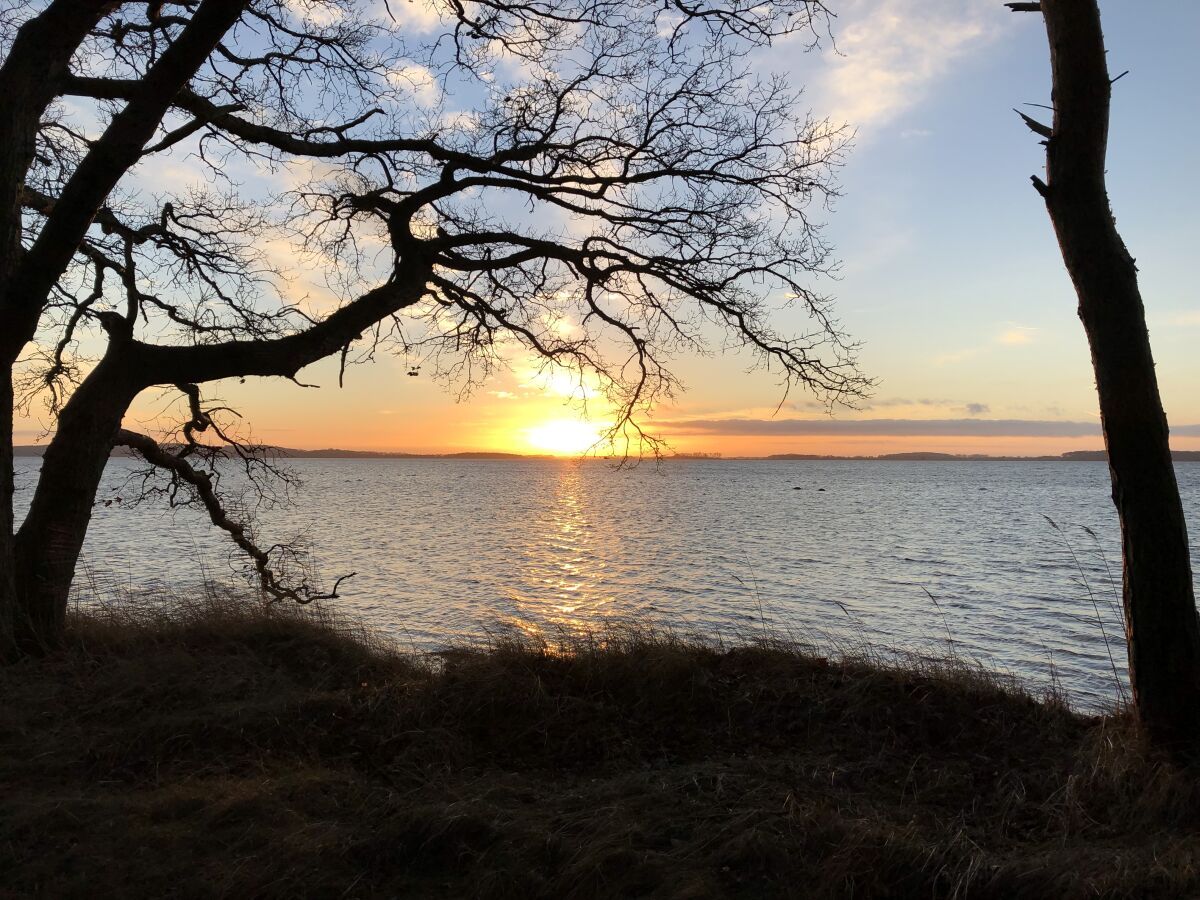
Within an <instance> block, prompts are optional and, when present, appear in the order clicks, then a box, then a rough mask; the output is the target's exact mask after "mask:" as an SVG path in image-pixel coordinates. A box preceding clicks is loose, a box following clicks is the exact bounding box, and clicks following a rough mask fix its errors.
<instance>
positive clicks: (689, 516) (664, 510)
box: [18, 460, 1200, 706]
mask: <svg viewBox="0 0 1200 900" xmlns="http://www.w3.org/2000/svg"><path fill="white" fill-rule="evenodd" d="M23 462H24V463H25V468H24V472H23V476H19V477H18V482H19V483H20V482H22V481H24V482H25V483H26V484H28V483H29V482H30V481H31V478H30V476H31V475H32V472H33V470H35V469H36V465H37V461H36V460H25V461H23ZM290 466H291V468H292V470H293V471H294V472H295V473H296V474H297V475H298V476H299V477H300V479H301V480H302V482H303V486H302V487H301V489H300V490H299V491H297V492H296V494H295V497H294V501H293V504H292V505H291V506H289V507H287V508H283V507H276V508H272V509H263V510H261V511H260V513H259V517H260V522H261V539H262V540H263V541H264V542H267V543H270V542H273V541H276V540H286V539H293V538H296V537H303V538H306V539H307V540H308V542H309V544H310V545H311V546H312V548H313V549H314V551H315V554H316V557H317V559H318V560H319V561H320V563H321V571H322V572H323V573H324V575H325V578H326V581H329V580H330V579H331V578H332V577H334V576H336V575H338V574H343V573H345V572H350V571H355V572H357V573H358V575H357V577H356V578H354V579H352V580H351V581H349V582H347V583H346V584H345V585H344V586H343V594H344V597H345V599H344V600H343V601H341V602H342V603H343V604H344V606H345V607H346V608H348V609H349V610H351V611H352V612H353V613H355V614H356V615H358V616H360V617H361V618H363V619H365V620H367V621H368V622H370V623H371V624H373V625H375V626H377V627H379V628H382V629H385V630H387V631H390V632H392V633H394V634H396V635H397V636H398V637H400V638H401V639H402V640H404V641H406V642H411V643H412V644H413V645H415V646H417V647H420V648H430V647H436V646H439V645H444V644H445V643H447V642H449V641H451V640H453V639H455V638H457V637H461V636H464V635H470V634H477V633H478V632H479V630H480V628H481V627H482V626H486V625H488V624H492V625H494V624H495V623H496V622H498V621H503V622H506V623H511V624H516V625H518V626H519V627H524V628H528V629H538V628H543V629H544V628H547V627H553V626H557V625H566V626H576V625H580V624H587V623H596V622H599V621H601V620H603V619H606V618H607V619H612V618H621V619H628V618H633V619H636V620H639V621H646V622H657V623H666V624H671V625H674V626H678V627H680V628H681V629H685V630H686V629H698V630H700V631H703V632H707V633H710V634H711V633H716V634H723V635H735V634H745V633H751V632H755V631H757V630H758V629H761V628H763V627H765V628H766V629H768V630H771V631H775V632H783V633H787V634H791V635H793V636H795V637H799V638H803V639H813V640H817V641H819V642H835V643H845V642H849V643H851V644H854V643H858V642H861V641H864V640H865V641H869V642H871V643H872V644H874V645H878V646H884V647H901V648H907V649H914V650H918V651H928V650H934V651H939V652H944V651H945V649H946V645H947V642H948V640H952V641H953V644H954V649H955V650H956V651H957V652H959V653H960V654H963V655H966V656H971V657H977V658H979V659H981V660H984V661H987V662H988V663H990V664H993V665H998V666H1000V667H1002V668H1005V669H1007V670H1009V671H1012V672H1014V673H1016V674H1018V675H1019V676H1021V677H1022V678H1024V679H1026V680H1028V681H1030V682H1032V683H1034V684H1038V683H1042V682H1044V681H1045V679H1046V678H1047V676H1048V673H1049V671H1050V664H1051V661H1053V664H1054V666H1055V667H1057V670H1058V672H1059V675H1060V677H1061V680H1062V682H1063V684H1064V686H1065V687H1066V688H1067V689H1068V691H1069V692H1070V694H1071V696H1072V698H1073V700H1074V702H1076V703H1078V704H1080V705H1084V706H1091V705H1095V704H1096V703H1099V702H1102V701H1104V700H1105V699H1107V698H1109V697H1111V696H1112V695H1113V694H1114V691H1115V687H1114V683H1115V679H1114V675H1113V671H1112V665H1111V663H1110V661H1109V653H1108V651H1107V650H1106V648H1105V639H1104V638H1105V634H1107V637H1108V640H1109V642H1110V643H1111V645H1112V651H1113V655H1114V656H1115V658H1116V662H1117V665H1118V668H1120V669H1121V670H1122V676H1123V674H1124V672H1123V657H1124V646H1123V637H1122V629H1121V625H1120V617H1119V614H1118V611H1117V608H1116V607H1117V606H1119V600H1118V598H1117V596H1116V594H1117V592H1118V590H1119V587H1114V586H1113V585H1112V584H1111V582H1110V569H1111V577H1112V578H1115V579H1119V578H1120V550H1119V542H1118V536H1117V530H1116V517H1115V513H1114V512H1113V510H1112V505H1111V502H1110V500H1109V496H1108V491H1109V487H1108V473H1107V468H1106V466H1105V465H1104V464H1103V463H1045V464H1043V463H1004V462H961V463H957V462H954V463H920V462H888V463H869V462H850V461H844V462H843V461H834V462H807V461H806V462H737V461H678V462H670V463H667V464H664V465H663V466H662V467H661V468H660V469H658V470H656V469H655V467H654V466H653V465H650V464H646V465H643V466H641V467H639V468H636V469H634V470H632V471H613V470H612V469H610V468H609V467H607V466H606V465H604V464H602V463H596V462H591V463H582V464H581V463H577V462H552V461H444V460H297V461H294V462H292V463H290ZM133 467H134V463H132V462H131V461H128V460H114V461H113V462H112V464H111V465H110V469H109V472H108V485H117V484H120V483H121V481H122V480H123V478H124V476H125V475H127V474H128V472H129V471H130V470H132V468H133ZM1178 473H1179V479H1180V485H1181V489H1182V492H1183V496H1184V503H1185V506H1186V508H1187V514H1188V521H1189V527H1190V530H1191V534H1192V556H1193V565H1194V566H1195V565H1196V564H1197V563H1200V545H1198V542H1197V536H1198V535H1200V464H1186V463H1185V464H1180V465H1179V466H1178ZM24 493H27V491H26V492H24ZM105 496H115V494H113V493H109V494H106V495H105ZM1046 516H1049V517H1051V518H1053V519H1054V520H1055V521H1056V522H1057V523H1058V524H1059V525H1060V526H1061V527H1062V529H1063V531H1064V532H1065V534H1063V533H1060V532H1059V531H1056V530H1055V529H1054V528H1052V527H1051V525H1050V524H1049V523H1048V522H1047V521H1046V519H1045V517H1046ZM1080 526H1086V527H1087V528H1090V529H1092V530H1093V531H1094V532H1095V535H1096V536H1095V537H1092V536H1091V535H1089V534H1088V533H1087V532H1085V531H1084V530H1083V528H1081V527H1080ZM1068 544H1069V545H1070V546H1068ZM85 552H86V565H87V569H88V573H89V575H90V578H91V580H92V582H93V583H94V584H99V585H101V586H102V587H107V586H109V585H111V584H113V583H114V582H115V583H117V584H120V585H131V586H133V587H145V586H153V585H156V584H157V585H167V586H170V587H172V588H177V587H178V586H179V585H182V584H187V583H189V582H192V581H196V580H198V579H199V578H200V577H201V576H202V575H204V574H207V575H208V576H210V577H220V578H226V577H229V576H230V574H231V572H233V571H234V570H235V569H239V568H240V567H241V565H242V561H241V559H239V558H237V557H232V558H231V556H230V554H229V552H228V544H227V542H226V541H223V540H222V539H221V537H220V536H219V534H218V533H216V532H214V531H213V530H212V529H211V528H210V527H208V526H207V525H206V524H205V521H204V519H203V517H202V515H201V514H200V513H199V512H196V511H190V510H185V511H179V512H175V513H171V512H169V511H164V510H161V509H151V508H145V507H143V508H140V509H129V508H127V507H125V506H124V505H123V504H122V505H118V504H115V503H114V504H113V505H112V506H110V507H103V506H101V507H99V508H98V509H97V512H96V517H95V520H94V522H93V525H92V529H91V532H90V534H89V537H88V542H87V546H86V551H85ZM147 560H152V561H153V562H152V564H150V565H148V564H147ZM1081 570H1082V573H1081ZM1089 590H1090V594H1089ZM927 591H928V594H927V593H926V592H927ZM929 595H932V597H933V598H936V601H937V602H936V603H935V602H933V600H931V599H930V596H929ZM1093 600H1094V602H1093ZM1098 614H1099V615H1098ZM1101 623H1103V629H1102V627H1101Z"/></svg>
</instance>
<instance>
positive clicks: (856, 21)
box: [823, 0, 1003, 135]
mask: <svg viewBox="0 0 1200 900" xmlns="http://www.w3.org/2000/svg"><path fill="white" fill-rule="evenodd" d="M839 21H840V22H842V23H845V24H844V26H843V28H842V30H841V32H840V33H838V34H837V35H836V39H837V46H838V50H839V52H840V55H839V56H836V57H830V59H831V60H832V68H831V72H830V74H829V75H828V76H826V79H825V82H824V84H823V88H824V93H825V94H826V95H827V97H828V98H829V101H830V103H829V106H830V107H831V108H832V109H833V111H834V112H833V116H832V117H833V118H834V119H835V120H844V121H847V122H849V123H851V124H853V125H880V124H883V123H886V122H888V121H890V120H892V119H894V118H896V117H897V116H899V115H901V114H902V113H904V112H906V111H907V110H908V109H910V108H911V107H913V106H915V105H916V104H918V103H919V102H920V101H921V99H922V98H923V96H924V94H925V93H926V91H927V89H928V88H929V86H930V84H932V83H933V82H934V81H936V80H937V79H938V78H940V77H942V76H943V75H945V74H946V73H947V72H948V71H949V69H950V67H951V65H952V63H953V62H954V61H955V60H957V59H958V58H960V57H962V56H964V55H965V54H967V53H969V52H972V51H974V50H976V49H977V48H978V47H979V46H980V45H982V44H985V43H987V42H988V41H990V40H991V39H993V38H994V37H995V36H996V34H998V33H999V32H1000V31H1001V29H1002V28H1003V18H1002V17H1001V16H1000V15H999V14H998V13H997V10H996V9H995V8H994V7H993V6H992V4H990V3H981V2H978V0H975V2H969V3H968V2H963V0H925V2H922V3H913V2H911V0H858V2H854V3H851V4H849V5H848V6H847V7H846V8H845V9H844V10H842V11H839ZM909 134H910V135H920V134H921V130H920V129H910V131H909Z"/></svg>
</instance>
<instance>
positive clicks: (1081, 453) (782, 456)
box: [13, 444, 1200, 462]
mask: <svg viewBox="0 0 1200 900" xmlns="http://www.w3.org/2000/svg"><path fill="white" fill-rule="evenodd" d="M269 449H270V450H271V451H273V452H274V453H276V454H277V455H279V456H282V457H285V458H289V459H449V460H455V459H462V460H472V459H474V460H527V459H533V460H556V459H557V460H573V459H577V458H578V457H572V456H552V455H550V454H535V453H501V452H496V451H485V450H469V451H464V452H460V453H404V452H400V451H389V450H341V449H337V448H333V447H329V448H325V449H322V450H299V449H296V448H294V447H270V448H269ZM45 450H46V448H45V447H43V446H39V445H36V444H25V445H20V446H16V447H14V448H13V455H14V456H16V457H18V458H30V457H38V456H41V455H42V454H43V453H44V452H45ZM130 455H132V454H130V453H129V451H127V450H124V449H118V450H115V451H114V452H113V456H130ZM1171 456H1172V458H1173V459H1174V460H1175V462H1200V450H1174V451H1172V453H1171ZM663 458H664V459H666V460H688V461H696V460H707V461H716V462H832V461H837V460H845V461H850V462H1105V461H1107V459H1108V454H1107V453H1105V451H1103V450H1071V451H1068V452H1066V453H1061V454H1059V455H1057V456H989V455H988V454H983V453H970V454H965V453H933V452H910V453H884V454H880V455H878V456H835V455H832V454H815V453H774V454H771V455H768V456H723V455H721V454H720V453H676V454H672V455H670V456H665V457H663ZM597 459H599V461H601V462H603V461H605V460H606V459H608V458H607V457H597Z"/></svg>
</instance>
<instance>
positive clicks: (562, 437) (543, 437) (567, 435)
mask: <svg viewBox="0 0 1200 900" xmlns="http://www.w3.org/2000/svg"><path fill="white" fill-rule="evenodd" d="M603 429H604V425H603V424H602V423H596V422H582V421H580V420H579V419H555V420H554V421H552V422H543V423H542V424H540V425H535V426H534V427H532V428H527V429H525V440H526V442H527V443H528V444H529V446H531V447H535V448H537V449H538V450H541V451H543V452H545V453H557V454H563V455H569V454H574V453H583V452H584V451H585V450H587V449H589V448H590V447H591V446H592V445H593V444H595V443H596V442H597V441H598V440H600V435H601V433H602V432H603Z"/></svg>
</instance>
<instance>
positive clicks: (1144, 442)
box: [1031, 0, 1200, 750]
mask: <svg viewBox="0 0 1200 900" xmlns="http://www.w3.org/2000/svg"><path fill="white" fill-rule="evenodd" d="M1041 12H1042V13H1043V15H1044V17H1045V20H1046V29H1047V33H1048V36H1049V39H1050V53H1051V65H1052V70H1053V78H1054V126H1053V129H1052V130H1051V132H1050V134H1049V135H1048V136H1047V142H1046V182H1045V183H1044V184H1043V183H1041V182H1039V181H1037V179H1035V185H1036V186H1037V187H1038V189H1039V191H1041V193H1042V194H1043V196H1044V197H1045V199H1046V205H1047V207H1048V209H1049V211H1050V218H1051V220H1052V221H1053V223H1054V228H1055V231H1056V233H1057V235H1058V241H1059V245H1060V247H1061V248H1062V255H1063V260H1064V262H1065V263H1066V267H1067V270H1068V271H1069V273H1070V275H1071V279H1072V281H1073V282H1074V284H1075V289H1076V292H1077V294H1078V296H1079V317H1080V319H1081V320H1082V321H1083V326H1084V329H1085V330H1086V331H1087V336H1088V342H1089V344H1090V346H1091V352H1092V365H1093V367H1094V369H1095V373H1096V388H1097V391H1098V393H1099V399H1100V417H1101V422H1102V425H1103V428H1104V441H1105V445H1106V447H1107V448H1108V458H1109V472H1110V474H1111V477H1112V495H1113V501H1114V502H1115V503H1116V506H1117V512H1118V514H1119V516H1120V520H1121V541H1122V553H1123V557H1124V606H1125V628H1126V636H1127V638H1128V644H1129V677H1130V682H1131V684H1132V687H1133V696H1134V702H1135V704H1136V706H1137V712H1138V715H1139V717H1140V719H1141V721H1142V724H1143V726H1144V728H1145V730H1146V732H1147V734H1148V736H1149V737H1150V738H1151V740H1152V741H1153V742H1154V743H1156V744H1158V745H1159V746H1163V747H1167V748H1170V749H1176V750H1178V749H1192V750H1194V749H1195V748H1196V747H1198V746H1200V619H1198V618H1197V614H1196V605H1195V599H1194V595H1193V587H1192V571H1191V560H1190V551H1189V547H1188V537H1187V526H1186V523H1185V521H1184V517H1183V507H1182V504H1181V503H1180V498H1179V488H1178V485H1177V484H1176V481H1175V469H1174V466H1173V464H1172V461H1171V451H1170V446H1169V443H1168V435H1167V419H1166V415H1165V414H1164V412H1163V407H1162V401H1161V399H1160V398H1159V393H1158V382H1157V379H1156V377H1155V373H1154V359H1153V357H1152V356H1151V352H1150V338H1149V335H1148V333H1147V330H1146V316H1145V311H1144V309H1143V306H1142V298H1141V294H1140V292H1139V290H1138V284H1137V267H1136V265H1135V264H1134V260H1133V258H1132V257H1131V256H1130V255H1129V251H1128V250H1127V249H1126V248H1125V244H1124V242H1123V241H1122V240H1121V237H1120V235H1119V234H1118V233H1117V229H1116V224H1115V222H1114V220H1113V215H1112V211H1111V208H1110V206H1109V200H1108V190H1107V187H1106V184H1105V171H1104V166H1105V155H1106V149H1107V143H1108V115H1109V100H1110V95H1111V82H1110V79H1109V75H1108V68H1107V65H1106V61H1105V49H1104V37H1103V34H1102V32H1101V28H1100V10H1099V8H1098V6H1097V3H1096V0H1042V3H1041ZM1031 127H1034V128H1035V130H1037V128H1036V127H1035V125H1031Z"/></svg>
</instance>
